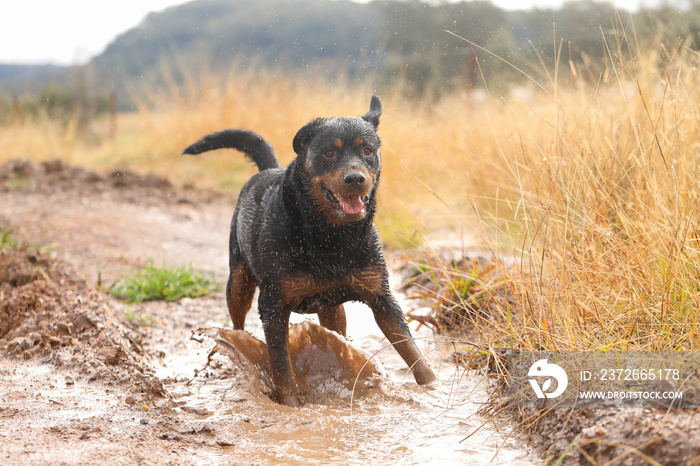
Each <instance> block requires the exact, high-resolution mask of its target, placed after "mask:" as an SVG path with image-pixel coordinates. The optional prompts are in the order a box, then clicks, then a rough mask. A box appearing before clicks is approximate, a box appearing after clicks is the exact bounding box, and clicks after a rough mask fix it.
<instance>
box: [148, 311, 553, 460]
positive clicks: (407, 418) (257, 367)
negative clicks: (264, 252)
mask: <svg viewBox="0 0 700 466" xmlns="http://www.w3.org/2000/svg"><path fill="white" fill-rule="evenodd" d="M346 308H347V309H348V335H350V336H351V337H352V340H351V342H350V343H346V342H344V341H342V340H341V339H340V338H339V337H337V336H335V335H334V334H331V333H330V332H327V331H325V329H323V328H321V327H313V326H309V325H308V324H305V325H307V328H305V329H304V332H303V334H305V335H307V336H306V337H305V338H298V339H297V342H296V343H295V337H294V335H295V333H298V332H295V330H294V328H293V329H292V332H291V333H292V336H291V338H290V339H291V343H290V346H291V347H295V346H296V347H297V349H296V352H297V355H296V358H293V364H294V365H295V368H296V369H298V368H299V367H300V366H302V365H303V361H304V359H306V360H307V361H308V360H312V361H313V366H315V368H316V370H315V371H312V373H311V374H309V373H307V374H306V378H309V379H310V383H306V381H305V380H304V377H301V378H300V379H299V385H300V395H301V398H302V399H304V398H306V399H307V403H306V404H305V405H304V406H303V407H302V408H289V407H286V406H280V405H277V404H275V403H274V402H272V401H270V399H269V398H268V397H267V396H265V395H264V394H263V392H265V391H267V390H268V389H267V387H266V384H265V380H264V379H265V378H266V376H265V375H263V376H262V377H260V376H259V375H258V374H259V373H260V371H261V370H262V371H263V372H264V371H265V370H266V369H264V368H263V369H261V364H260V362H259V358H258V356H257V355H258V354H260V351H261V349H260V347H259V345H262V348H264V344H262V343H255V342H251V341H248V340H246V338H245V337H241V338H240V339H239V340H238V341H236V342H234V343H233V344H231V345H230V346H231V347H238V348H239V351H238V352H237V351H235V349H231V348H228V349H223V350H221V351H219V352H218V353H219V354H217V355H214V356H213V357H212V364H211V365H210V367H209V368H207V369H205V370H201V369H202V361H203V360H206V357H207V353H208V350H209V349H211V348H212V347H213V346H214V343H213V339H210V338H205V337H201V334H202V333H205V334H206V333H208V334H209V335H210V336H214V337H216V336H217V335H216V330H215V329H214V330H212V329H209V330H208V331H200V332H195V333H199V334H200V337H195V338H196V339H195V340H191V341H190V342H188V344H187V346H188V350H187V352H186V354H180V355H178V354H170V355H168V356H166V357H165V359H164V361H163V365H162V367H161V368H160V369H159V370H158V371H157V375H158V377H160V378H161V379H164V380H166V381H173V382H172V383H166V384H165V385H166V388H167V389H168V390H169V391H170V392H171V393H172V395H173V397H174V403H175V405H177V406H178V407H179V409H180V410H182V409H184V410H186V411H188V412H190V413H199V418H200V419H201V421H202V422H203V424H201V425H200V428H202V429H215V430H216V435H217V438H220V439H221V438H223V439H224V440H223V441H222V442H219V443H223V445H221V446H219V447H218V448H213V449H210V450H209V451H208V454H207V455H206V456H202V457H201V461H202V462H203V463H208V462H214V463H227V462H243V463H248V462H250V463H256V464H300V465H301V464H357V465H366V464H370V465H375V464H376V465H380V464H381V465H385V464H421V465H422V464H436V465H437V464H440V465H451V464H455V465H457V464H539V462H538V461H536V457H535V458H531V457H530V455H529V454H528V452H527V451H526V450H525V449H524V446H523V445H522V444H517V443H516V442H515V441H514V440H513V439H512V438H510V434H511V433H512V426H507V425H501V426H496V425H495V424H494V423H493V422H489V421H488V420H487V419H484V418H483V417H481V416H480V415H479V414H478V413H477V411H478V410H479V408H480V406H481V404H482V403H484V402H486V400H487V392H486V380H485V378H484V377H483V376H481V375H478V374H476V373H474V372H473V371H470V370H465V369H464V368H461V367H459V366H458V365H456V364H455V363H454V362H453V358H452V357H451V355H452V353H453V352H454V350H455V349H456V346H455V345H453V344H448V343H445V342H443V343H439V342H437V341H436V340H435V338H434V336H433V335H432V334H431V333H430V332H426V331H419V332H415V329H414V332H415V333H414V334H415V336H416V338H417V339H419V341H420V346H421V349H422V351H423V352H424V354H426V357H427V358H428V360H429V362H430V363H431V365H432V367H433V368H434V369H435V371H436V373H437V376H438V379H439V382H438V383H437V384H436V386H435V387H433V388H430V389H429V388H423V387H420V386H418V385H416V383H415V382H414V380H413V377H412V376H411V375H410V373H407V370H406V367H405V364H404V363H403V361H402V360H401V359H400V357H399V356H398V355H397V354H396V352H395V351H394V350H393V348H391V347H388V346H387V343H386V340H385V339H384V338H383V336H382V335H381V333H380V331H379V329H378V328H377V327H376V324H374V321H373V318H372V315H371V311H370V310H369V309H367V308H365V307H364V306H362V305H359V304H354V303H353V304H346ZM299 317H301V316H299ZM300 320H301V319H299V320H298V321H300ZM247 328H248V329H250V330H251V333H252V334H253V335H255V336H257V337H259V338H261V339H262V331H261V326H260V323H259V320H258V319H257V315H255V313H254V312H251V313H250V314H249V318H248V323H247ZM317 328H320V329H321V331H320V332H319V331H317V330H316V329H317ZM310 329H311V332H309V330H310ZM309 333H311V336H310V337H309V336H308V335H309ZM230 334H234V332H232V331H231V332H230ZM239 337H240V335H239ZM199 338H201V341H197V339H199ZM248 338H250V339H252V338H253V337H248ZM221 340H222V338H221V337H219V342H221ZM233 340H235V338H233V337H232V338H231V339H230V341H233ZM457 346H458V345H457ZM292 352H294V349H293V350H292ZM236 353H237V354H236ZM242 359H243V360H245V359H248V362H245V361H242ZM231 360H233V361H235V362H236V364H235V368H234V369H232V372H227V371H228V369H230V368H231ZM367 360H369V364H368V367H369V366H371V370H368V369H367V367H365V369H364V371H363V373H362V374H361V375H362V377H360V378H359V379H358V381H357V383H355V380H354V379H355V377H354V376H355V375H356V374H357V373H358V372H359V371H360V369H362V367H363V364H364V363H365V362H366V361H367ZM300 361H301V362H300ZM195 371H200V372H199V373H198V375H197V376H196V377H195V378H194V379H189V378H185V377H183V374H192V373H194V372H195ZM376 374H381V375H376ZM297 377H298V378H299V377H300V372H299V371H298V370H297ZM353 389H354V390H353ZM314 390H315V392H314V393H310V392H311V391H314ZM200 454H201V452H200Z"/></svg>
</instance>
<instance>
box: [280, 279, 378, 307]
mask: <svg viewBox="0 0 700 466" xmlns="http://www.w3.org/2000/svg"><path fill="white" fill-rule="evenodd" d="M383 283H384V269H382V268H368V269H363V270H360V271H357V272H354V273H348V274H346V275H342V276H339V277H336V278H324V279H320V278H316V277H314V276H312V275H301V274H289V275H287V276H284V277H282V281H281V288H282V295H283V297H284V300H285V301H286V302H287V303H288V304H289V305H291V306H292V307H294V308H296V309H295V310H296V311H297V312H318V307H319V306H335V305H337V304H342V303H343V302H345V301H354V300H360V301H363V300H367V299H369V298H371V297H373V296H377V295H379V294H381V292H382V289H383Z"/></svg>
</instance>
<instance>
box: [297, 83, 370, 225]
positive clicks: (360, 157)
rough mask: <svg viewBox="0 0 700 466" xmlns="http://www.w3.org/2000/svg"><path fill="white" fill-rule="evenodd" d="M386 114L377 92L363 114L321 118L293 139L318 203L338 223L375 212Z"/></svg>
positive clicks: (334, 223)
mask: <svg viewBox="0 0 700 466" xmlns="http://www.w3.org/2000/svg"><path fill="white" fill-rule="evenodd" d="M381 113H382V104H381V102H380V101H379V99H378V98H377V97H376V96H374V97H372V100H371V102H370V107H369V111H368V112H367V113H366V114H365V115H363V116H362V117H341V118H317V119H315V120H312V121H310V122H309V123H307V124H306V125H305V126H304V127H303V128H301V129H300V130H299V131H298V132H297V134H296V136H295V137H294V142H293V146H294V152H296V153H297V157H298V159H299V161H300V162H301V165H302V166H301V167H300V168H301V169H302V170H304V172H305V175H306V176H308V179H309V180H310V188H311V190H310V191H311V192H310V195H311V198H312V200H313V203H314V205H315V207H316V209H317V210H318V211H319V212H321V213H322V214H323V216H324V217H325V218H326V220H327V221H328V222H329V223H331V224H333V225H343V224H345V223H349V222H356V221H358V220H362V219H364V218H366V217H367V216H368V215H371V214H373V211H374V204H375V199H374V198H375V195H376V190H377V184H378V182H379V172H380V169H381V158H380V155H379V146H380V141H379V136H378V135H377V126H378V125H379V116H380V115H381Z"/></svg>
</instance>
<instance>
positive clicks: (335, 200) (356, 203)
mask: <svg viewBox="0 0 700 466" xmlns="http://www.w3.org/2000/svg"><path fill="white" fill-rule="evenodd" d="M323 192H324V194H325V195H326V199H327V200H328V203H329V204H330V205H331V206H332V207H333V208H335V209H336V210H342V211H343V212H345V213H346V214H347V215H357V214H360V213H362V212H363V211H364V210H365V204H366V203H367V201H368V200H369V195H366V196H359V195H351V196H341V195H340V194H333V193H332V192H331V191H329V190H328V189H326V188H323Z"/></svg>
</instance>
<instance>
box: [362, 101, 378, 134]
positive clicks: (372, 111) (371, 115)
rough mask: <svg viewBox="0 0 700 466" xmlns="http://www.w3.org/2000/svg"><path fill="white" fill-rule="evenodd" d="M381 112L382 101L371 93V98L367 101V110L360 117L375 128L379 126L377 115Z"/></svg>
mask: <svg viewBox="0 0 700 466" xmlns="http://www.w3.org/2000/svg"><path fill="white" fill-rule="evenodd" d="M381 114H382V103H381V102H380V101H379V97H377V96H376V95H373V96H372V100H371V101H370V102H369V111H368V112H367V113H365V114H364V115H363V116H362V119H363V120H365V121H367V122H369V123H371V124H372V125H373V126H374V127H375V128H377V126H379V115H381Z"/></svg>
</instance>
